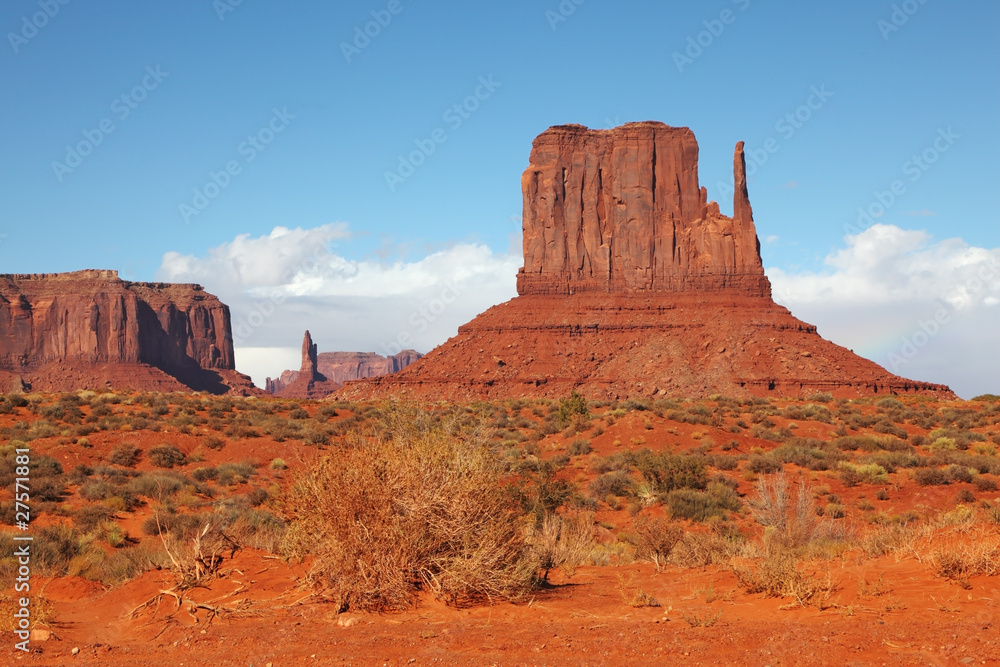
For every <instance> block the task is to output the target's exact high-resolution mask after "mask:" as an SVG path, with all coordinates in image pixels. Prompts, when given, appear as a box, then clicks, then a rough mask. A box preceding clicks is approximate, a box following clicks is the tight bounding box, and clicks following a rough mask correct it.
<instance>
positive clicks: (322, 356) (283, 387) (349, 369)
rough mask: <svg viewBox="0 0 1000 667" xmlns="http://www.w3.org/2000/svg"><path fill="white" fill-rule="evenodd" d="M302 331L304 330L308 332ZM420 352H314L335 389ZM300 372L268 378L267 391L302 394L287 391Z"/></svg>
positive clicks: (397, 367) (394, 367)
mask: <svg viewBox="0 0 1000 667" xmlns="http://www.w3.org/2000/svg"><path fill="white" fill-rule="evenodd" d="M306 333H307V334H308V332H306ZM310 341H311V339H310ZM304 349H305V348H303V350H304ZM303 354H304V353H303ZM421 356H422V355H421V354H420V353H419V352H416V351H414V350H403V351H402V352H400V353H399V354H395V355H393V356H391V357H383V356H382V355H380V354H376V353H374V352H321V353H319V354H318V355H317V356H316V370H317V372H318V373H319V374H320V375H321V376H322V377H323V378H324V379H325V380H326V381H327V382H328V383H332V384H335V385H336V387H335V389H336V388H339V387H340V385H342V384H344V383H345V382H348V381H351V380H359V379H363V378H371V377H378V376H380V375H388V374H390V373H396V372H398V371H401V370H403V369H404V368H406V367H407V366H409V365H410V364H412V363H413V362H414V361H416V360H417V359H419V358H420V357H421ZM304 358H305V357H303V359H304ZM302 373H303V371H302V370H301V369H300V370H298V371H292V370H287V371H284V372H283V373H282V374H281V376H280V377H278V378H276V379H274V380H272V379H271V378H268V379H267V385H266V388H267V391H268V393H271V394H275V395H276V396H281V397H287V398H303V397H300V396H291V395H289V394H288V393H287V392H288V391H289V389H290V388H291V387H292V386H293V385H297V384H298V383H299V378H300V377H302ZM331 391H332V390H331ZM327 393H330V392H327Z"/></svg>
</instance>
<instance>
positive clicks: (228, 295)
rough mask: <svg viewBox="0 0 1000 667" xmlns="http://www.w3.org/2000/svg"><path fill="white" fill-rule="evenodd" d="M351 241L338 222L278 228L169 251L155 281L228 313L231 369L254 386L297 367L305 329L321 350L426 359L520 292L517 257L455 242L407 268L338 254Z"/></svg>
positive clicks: (404, 263) (400, 262)
mask: <svg viewBox="0 0 1000 667" xmlns="http://www.w3.org/2000/svg"><path fill="white" fill-rule="evenodd" d="M350 238H351V234H350V230H349V229H348V227H347V225H344V224H330V225H323V226H321V227H315V228H311V229H301V228H297V229H288V228H285V227H275V228H274V230H272V231H271V233H270V234H267V235H265V236H260V237H251V236H250V235H248V234H242V235H239V236H237V237H236V238H234V239H233V240H232V241H230V242H227V243H223V244H222V245H220V246H218V247H216V248H212V249H210V250H209V251H208V252H207V254H206V255H205V256H194V255H182V254H179V253H176V252H168V253H166V254H165V255H164V256H163V260H162V263H161V265H160V269H159V271H158V272H157V278H158V279H159V280H164V281H170V282H197V283H200V284H202V285H204V286H205V288H206V289H207V290H208V291H209V292H211V293H213V294H216V295H217V296H218V297H219V298H220V299H222V301H223V302H224V303H226V304H228V305H229V306H230V309H231V312H232V319H233V334H234V338H235V339H236V347H237V367H238V368H239V370H241V371H243V372H245V373H248V374H250V375H251V377H253V379H254V382H255V383H256V384H257V385H259V386H262V385H263V382H264V378H265V377H267V376H271V377H276V376H277V375H278V374H280V373H281V371H282V370H285V369H286V368H290V367H292V368H294V367H297V365H298V361H297V358H298V354H297V350H298V349H299V346H300V344H301V340H302V334H303V332H304V331H305V330H306V329H309V330H310V332H311V333H312V336H313V339H314V340H315V341H316V343H317V344H318V346H319V350H320V352H323V351H337V350H344V351H360V352H378V353H379V354H394V353H396V352H398V351H400V350H401V349H404V348H413V349H416V350H418V351H420V352H427V351H429V350H430V349H431V348H433V347H435V346H436V345H438V344H440V343H442V342H444V341H445V340H447V338H448V337H449V336H453V335H454V334H455V333H456V332H457V330H458V327H459V325H461V324H464V323H465V322H467V321H469V320H471V319H472V318H473V317H475V316H476V315H477V314H479V313H480V312H482V311H484V310H486V309H487V308H489V307H490V306H493V305H495V304H498V303H501V302H503V301H506V300H508V299H510V298H511V297H513V296H514V295H515V293H516V290H515V277H516V274H517V269H518V267H520V266H521V258H520V256H519V255H511V254H500V253H495V252H493V251H492V250H490V248H488V247H487V246H485V245H482V244H476V243H457V244H454V245H452V246H450V247H447V248H444V249H441V250H438V251H435V252H430V253H428V254H427V255H426V256H424V257H421V258H418V259H414V260H410V261H404V260H397V261H391V262H390V261H383V260H380V259H363V260H355V259H348V258H347V257H345V256H343V255H342V254H338V252H337V249H338V244H345V243H349V241H350ZM293 360H294V363H290V362H292V361H293Z"/></svg>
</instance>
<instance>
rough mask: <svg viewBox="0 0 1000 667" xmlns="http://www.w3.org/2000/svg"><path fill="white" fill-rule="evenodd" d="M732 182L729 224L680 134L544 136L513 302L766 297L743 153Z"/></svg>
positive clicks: (533, 171) (565, 128) (636, 126)
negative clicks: (578, 297)
mask: <svg viewBox="0 0 1000 667" xmlns="http://www.w3.org/2000/svg"><path fill="white" fill-rule="evenodd" d="M734 172H735V181H736V183H737V186H738V187H737V188H736V197H735V198H736V201H735V202H734V203H735V206H734V211H735V215H734V217H733V218H729V217H727V216H724V215H722V214H721V213H719V207H718V205H717V204H716V203H715V202H709V201H707V191H706V189H705V188H702V187H701V186H700V185H699V184H698V144H697V142H696V141H695V138H694V134H693V133H692V132H691V130H689V129H688V128H686V127H669V126H667V125H664V124H663V123H652V122H646V123H630V124H628V125H624V126H622V127H619V128H615V129H613V130H588V129H587V128H585V127H583V126H580V125H560V126H558V127H553V128H550V129H549V130H546V131H545V132H543V133H542V134H541V135H539V136H538V138H537V139H535V141H534V143H533V145H532V150H531V156H530V159H529V165H528V168H527V169H526V170H525V172H524V175H523V176H522V177H521V188H522V191H523V196H524V214H523V238H524V268H522V269H521V270H520V272H519V273H518V276H517V288H518V293H519V294H522V295H528V294H574V293H578V292H642V291H665V290H668V291H691V290H720V289H732V290H737V291H739V292H741V293H744V294H746V295H748V296H769V295H770V283H769V282H768V280H767V278H766V277H765V276H764V269H763V266H762V264H761V259H760V248H759V245H758V243H757V233H756V229H755V228H754V224H753V214H752V211H751V209H750V203H749V199H748V197H747V191H746V168H745V163H744V160H743V144H742V143H740V144H739V145H738V146H737V148H736V157H735V164H734ZM741 183H742V187H739V184H741Z"/></svg>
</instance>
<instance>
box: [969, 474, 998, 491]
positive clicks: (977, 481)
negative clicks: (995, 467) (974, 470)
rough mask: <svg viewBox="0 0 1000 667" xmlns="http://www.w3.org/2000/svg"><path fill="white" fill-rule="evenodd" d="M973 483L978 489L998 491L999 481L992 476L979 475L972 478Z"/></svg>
mask: <svg viewBox="0 0 1000 667" xmlns="http://www.w3.org/2000/svg"><path fill="white" fill-rule="evenodd" d="M972 485H973V486H975V487H976V490H977V491H996V490H997V483H996V482H995V481H994V480H993V479H992V478H990V477H983V476H982V475H979V476H978V477H975V478H974V479H973V480H972Z"/></svg>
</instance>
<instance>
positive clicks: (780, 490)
mask: <svg viewBox="0 0 1000 667" xmlns="http://www.w3.org/2000/svg"><path fill="white" fill-rule="evenodd" d="M756 491H757V492H756V495H755V497H754V498H752V499H751V500H750V501H749V503H748V504H749V507H750V513H751V515H752V516H753V517H754V519H756V520H757V522H758V523H760V524H761V525H762V526H764V527H765V528H766V529H767V532H766V535H767V538H768V540H769V541H774V542H777V543H780V544H781V545H782V546H783V547H785V548H787V549H797V548H799V547H803V546H806V545H808V544H809V543H810V542H813V541H817V540H833V541H836V540H841V539H843V538H844V536H845V535H844V533H845V530H846V529H844V528H842V527H836V526H834V525H833V524H832V523H831V522H829V521H823V520H820V519H818V518H817V516H816V505H815V501H814V500H813V496H814V493H813V490H812V489H811V488H810V487H809V486H808V485H807V484H806V483H805V482H804V481H802V480H800V481H799V482H798V484H796V489H795V493H794V496H793V493H792V492H791V490H790V489H789V488H788V480H787V479H786V478H785V475H784V473H779V474H777V475H774V476H773V477H770V478H767V477H761V478H760V479H759V480H758V481H757V489H756Z"/></svg>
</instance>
